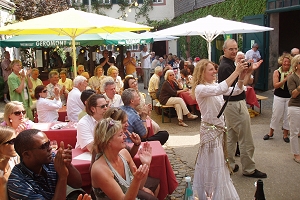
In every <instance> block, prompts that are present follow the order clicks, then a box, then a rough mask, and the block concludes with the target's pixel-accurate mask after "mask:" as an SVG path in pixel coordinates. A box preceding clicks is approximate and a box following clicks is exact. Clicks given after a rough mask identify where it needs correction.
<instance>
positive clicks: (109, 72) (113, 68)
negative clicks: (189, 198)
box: [107, 65, 119, 76]
mask: <svg viewBox="0 0 300 200" xmlns="http://www.w3.org/2000/svg"><path fill="white" fill-rule="evenodd" d="M113 70H117V72H118V73H119V69H118V68H117V67H116V66H114V65H112V66H110V67H109V68H108V69H107V76H110V75H111V72H112V71H113Z"/></svg>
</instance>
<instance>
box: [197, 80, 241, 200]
mask: <svg viewBox="0 0 300 200" xmlns="http://www.w3.org/2000/svg"><path fill="white" fill-rule="evenodd" d="M231 90H232V88H228V86H227V84H226V82H224V81H223V82H222V83H220V84H217V83H213V84H206V85H203V84H200V85H198V86H197V87H196V90H195V96H196V100H197V103H198V105H199V108H200V112H201V117H202V122H201V126H200V147H199V151H198V155H197V160H196V165H195V174H194V181H193V192H194V196H195V197H198V198H199V199H201V200H206V199H207V197H210V198H211V199H214V200H236V199H240V198H239V196H238V194H237V192H236V190H235V188H234V185H233V183H232V180H231V178H230V171H229V169H228V167H227V164H226V160H225V157H224V151H223V145H224V144H225V143H224V144H223V142H224V136H225V134H224V133H225V128H224V127H225V122H224V117H223V116H221V117H220V118H217V115H218V113H219V111H220V109H221V107H222V105H223V103H224V100H223V96H222V95H223V94H229V93H230V92H231ZM241 92H242V90H241V89H239V88H238V87H237V86H236V87H235V89H234V92H233V95H234V94H239V93H241Z"/></svg>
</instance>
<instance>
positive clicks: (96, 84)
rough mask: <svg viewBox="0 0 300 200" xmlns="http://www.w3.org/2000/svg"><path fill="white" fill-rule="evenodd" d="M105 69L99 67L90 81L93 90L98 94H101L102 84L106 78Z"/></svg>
mask: <svg viewBox="0 0 300 200" xmlns="http://www.w3.org/2000/svg"><path fill="white" fill-rule="evenodd" d="M104 77H105V76H104V73H103V68H102V66H100V65H98V66H97V67H96V68H95V70H94V76H92V77H91V78H90V79H89V86H90V87H91V89H93V90H95V91H96V92H97V93H98V94H100V93H101V92H100V88H101V82H102V79H103V78H104Z"/></svg>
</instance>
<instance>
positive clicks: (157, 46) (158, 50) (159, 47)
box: [152, 41, 167, 57]
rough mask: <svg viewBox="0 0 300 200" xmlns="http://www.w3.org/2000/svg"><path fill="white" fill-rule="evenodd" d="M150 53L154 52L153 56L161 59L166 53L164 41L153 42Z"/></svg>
mask: <svg viewBox="0 0 300 200" xmlns="http://www.w3.org/2000/svg"><path fill="white" fill-rule="evenodd" d="M152 51H154V52H155V55H157V56H160V57H162V56H163V55H164V54H166V52H167V51H166V41H158V42H153V44H152Z"/></svg>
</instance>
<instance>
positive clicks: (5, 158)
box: [0, 126, 19, 200]
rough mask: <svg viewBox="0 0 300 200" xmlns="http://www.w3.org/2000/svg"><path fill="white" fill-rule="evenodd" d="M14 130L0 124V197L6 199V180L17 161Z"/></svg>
mask: <svg viewBox="0 0 300 200" xmlns="http://www.w3.org/2000/svg"><path fill="white" fill-rule="evenodd" d="M15 137H16V135H15V130H14V129H12V128H10V127H8V126H0V199H1V200H8V195H7V187H6V184H7V180H8V177H9V175H10V173H11V170H12V168H13V167H14V166H15V165H16V164H18V163H19V157H18V156H17V153H16V151H15V149H14V140H15Z"/></svg>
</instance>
